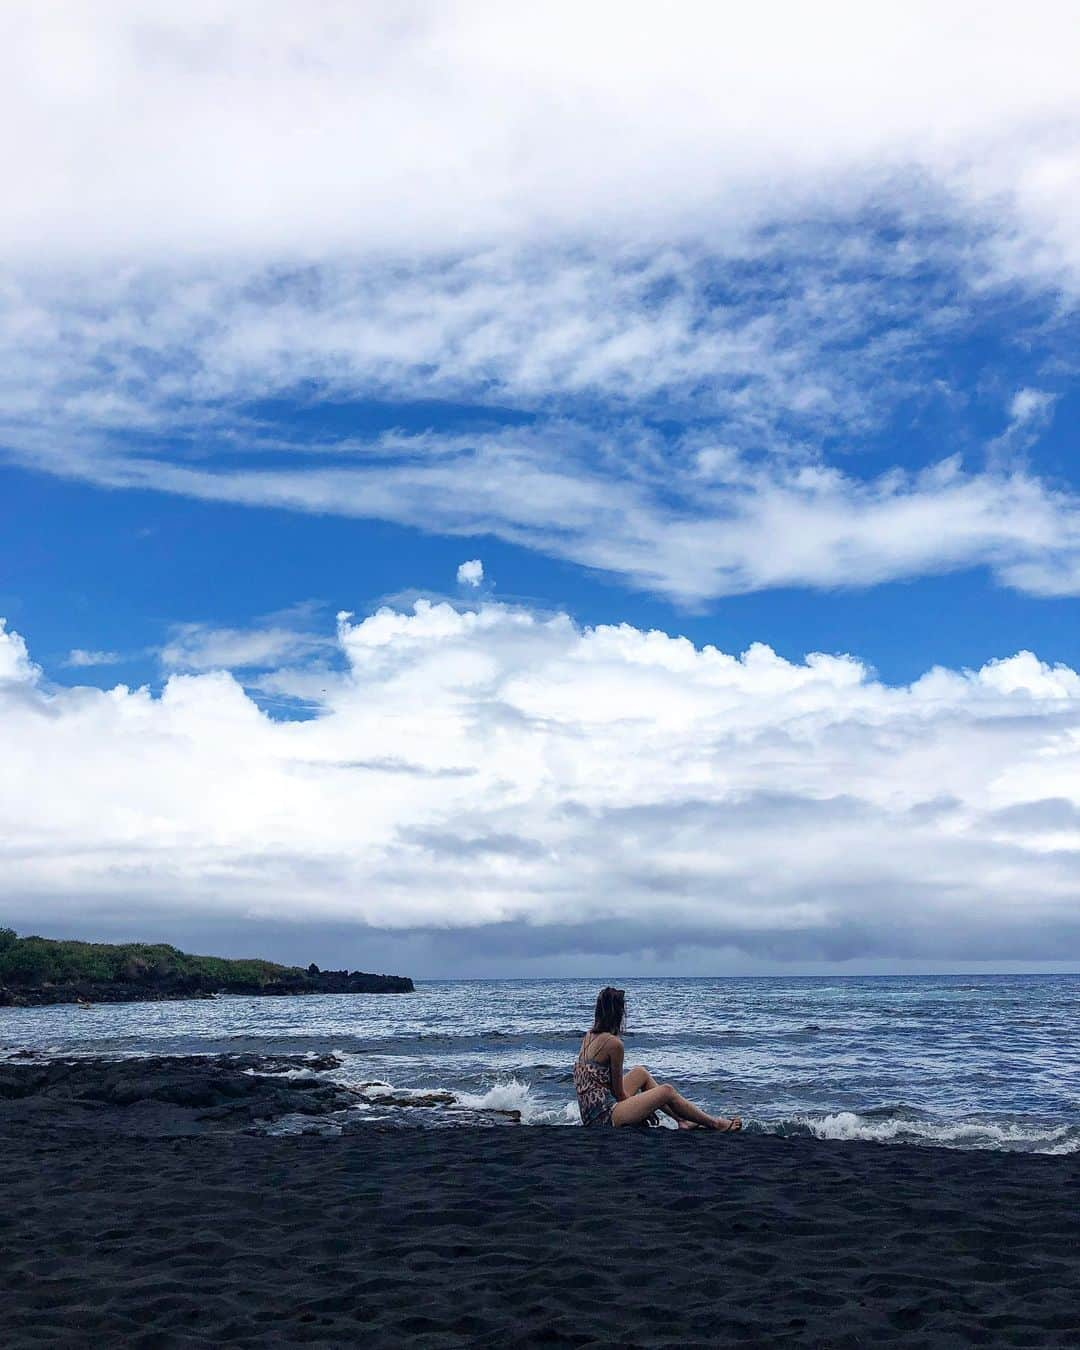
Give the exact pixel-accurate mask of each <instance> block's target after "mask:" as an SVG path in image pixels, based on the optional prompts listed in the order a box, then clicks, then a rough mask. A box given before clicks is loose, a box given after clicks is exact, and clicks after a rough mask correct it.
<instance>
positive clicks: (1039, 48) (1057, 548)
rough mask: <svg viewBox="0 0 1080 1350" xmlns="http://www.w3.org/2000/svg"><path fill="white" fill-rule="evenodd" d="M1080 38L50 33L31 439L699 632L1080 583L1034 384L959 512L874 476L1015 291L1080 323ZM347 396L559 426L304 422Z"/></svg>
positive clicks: (1065, 8) (34, 93) (5, 378)
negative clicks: (990, 590)
mask: <svg viewBox="0 0 1080 1350" xmlns="http://www.w3.org/2000/svg"><path fill="white" fill-rule="evenodd" d="M1071 18H1072V11H1071V8H1070V6H1069V5H1068V4H1067V3H1065V2H1064V0H1061V2H1060V3H1041V4H1036V5H1035V6H1034V7H1031V6H1029V7H1026V8H1025V10H1024V12H1023V14H1019V13H1017V11H1016V8H1015V6H1013V5H1010V4H1004V3H1002V4H997V5H990V6H983V7H981V8H980V10H979V13H978V15H977V16H974V15H964V16H953V17H947V18H945V19H943V18H942V16H941V13H940V10H939V8H937V7H934V6H931V5H929V4H912V5H908V6H905V7H904V8H903V10H902V12H901V11H899V10H897V11H895V12H893V11H892V10H890V11H889V12H888V13H887V14H886V13H884V12H883V11H881V10H880V8H879V7H874V6H866V5H859V4H855V3H848V2H846V0H830V2H828V3H825V4H824V5H819V6H815V7H814V9H813V11H811V10H809V9H807V8H805V7H800V6H797V5H793V4H780V3H777V2H776V0H774V3H771V4H770V3H766V4H764V5H758V6H754V7H751V8H749V9H743V10H738V11H736V10H733V9H732V8H731V7H717V6H710V5H704V4H702V5H694V4H691V5H685V6H682V7H680V8H679V9H678V10H677V11H676V12H671V13H668V12H665V13H664V14H663V15H662V16H659V14H658V11H657V10H656V8H655V6H647V5H643V4H642V5H634V4H630V5H619V6H618V7H615V6H613V5H610V6H609V5H605V4H598V5H596V6H592V7H590V8H589V11H588V13H587V14H582V13H580V12H578V10H577V9H571V8H570V7H569V6H568V5H564V4H558V3H556V4H552V5H548V6H542V7H540V8H538V9H534V10H528V11H526V10H523V9H521V8H520V7H509V8H507V9H506V10H505V11H502V10H500V11H498V12H496V11H493V9H492V7H491V6H490V5H485V4H471V3H447V4H440V5H437V6H433V5H427V4H414V5H407V6H405V7H404V8H402V7H400V6H399V7H398V8H397V9H396V10H395V11H394V14H393V16H390V17H388V16H386V15H383V14H376V13H373V12H368V11H365V10H363V9H358V8H356V7H352V8H350V7H347V6H341V5H338V4H335V3H321V4H314V5H309V6H306V7H305V11H304V15H303V17H302V18H298V17H297V14H296V10H295V7H294V6H292V5H290V4H287V3H284V2H283V0H270V2H269V3H266V4H264V5H260V6H259V12H258V15H257V16H256V15H254V14H253V12H252V11H251V10H250V8H249V7H247V6H244V5H239V4H226V5H218V4H215V5H212V6H211V5H210V4H208V3H195V4H194V5H192V6H188V7H186V8H185V10H184V12H183V14H180V13H175V14H165V13H164V12H161V13H156V12H155V13H154V14H152V15H151V14H148V13H147V10H146V8H145V7H144V6H140V5H136V4H135V3H133V0H132V2H131V3H127V2H126V0H119V2H118V3H116V4H114V5H111V6H110V7H109V9H108V12H107V14H104V15H103V14H102V13H99V12H96V11H95V12H94V13H93V14H92V15H91V14H89V12H88V11H87V10H86V9H85V8H84V7H82V6H79V5H77V4H74V3H65V2H64V0H58V3H56V4H53V5H50V6H36V7H28V6H25V7H22V8H12V7H9V8H8V9H7V10H5V11H4V12H3V14H2V15H0V25H3V27H4V28H5V29H6V32H5V33H4V34H3V36H4V37H5V38H6V41H3V42H0V75H3V76H4V78H0V113H3V114H5V116H6V121H7V124H8V125H12V126H18V127H19V135H18V136H14V137H9V138H7V140H6V141H5V143H4V145H3V146H2V147H0V173H3V175H4V181H5V182H8V183H11V184H17V185H18V190H17V191H14V192H12V193H11V194H10V200H9V202H8V204H7V209H6V211H5V212H4V213H3V218H2V220H0V243H2V244H3V245H4V247H5V257H6V258H7V259H8V267H7V270H6V272H5V274H4V276H3V279H2V280H0V444H2V445H3V447H4V453H5V455H6V456H7V457H9V458H14V459H15V460H17V461H18V462H20V463H23V464H30V465H32V466H33V467H35V468H44V469H47V470H49V471H51V472H55V473H61V474H68V475H72V476H78V477H82V478H84V479H87V480H89V481H91V482H97V483H103V484H112V485H123V484H132V485H135V484H137V485H139V486H141V487H150V488H158V489H162V490H166V491H172V492H191V493H193V494H194V495H197V496H204V497H221V498H223V499H226V500H236V501H246V502H250V503H252V504H264V503H269V502H273V503H275V504H278V505H291V506H294V507H296V508H298V509H310V510H319V511H333V510H339V509H340V510H342V511H344V512H345V513H347V514H353V515H360V516H365V517H372V518H382V519H388V520H395V521H397V520H401V521H405V522H407V523H408V524H410V525H416V526H420V527H421V528H430V529H436V530H441V531H444V532H449V533H455V534H461V535H476V534H479V533H484V532H492V533H495V534H498V535H500V536H501V537H503V538H506V539H510V540H512V541H514V542H518V543H523V544H525V545H527V546H529V547H533V548H540V549H544V550H547V551H549V552H552V553H554V554H556V555H557V556H560V557H564V558H569V559H572V560H574V561H576V562H579V563H583V564H585V565H588V566H591V567H596V568H600V569H602V570H605V571H609V572H613V573H616V574H619V575H621V576H623V577H625V578H628V579H629V580H630V581H632V582H633V583H634V584H636V585H640V586H647V587H649V588H652V589H655V590H658V591H660V592H663V593H665V594H667V595H669V596H672V597H674V598H677V599H679V600H685V601H690V602H696V601H700V600H703V599H707V598H709V597H711V596H715V595H721V594H726V593H730V592H732V591H739V590H747V589H753V588H755V587H759V586H767V585H789V584H792V585H815V586H832V585H837V584H849V583H850V584H872V583H873V582H875V581H878V580H882V579H886V578H890V577H905V576H915V575H921V574H923V573H926V572H930V571H935V570H941V569H943V568H950V567H969V566H989V567H991V568H993V569H994V570H995V573H996V575H997V576H998V577H999V579H1001V580H1003V581H1004V582H1005V583H1006V584H1008V585H1013V586H1017V587H1020V588H1022V589H1026V590H1030V591H1034V592H1036V593H1040V594H1042V593H1054V594H1058V593H1062V594H1063V593H1072V592H1074V591H1075V590H1076V589H1077V588H1078V587H1080V582H1078V581H1077V576H1078V575H1080V564H1078V563H1077V561H1076V544H1075V536H1076V526H1075V520H1076V507H1075V503H1074V501H1073V498H1072V497H1071V496H1070V495H1068V494H1065V493H1060V492H1055V491H1053V490H1051V489H1050V488H1048V487H1047V486H1045V485H1044V484H1042V483H1041V482H1040V481H1039V480H1038V478H1037V477H1036V476H1035V475H1034V474H1033V473H1032V472H1031V471H1030V470H1029V469H1027V468H1026V467H1025V466H1024V465H1023V464H1020V463H1019V462H1018V461H1019V456H1020V455H1021V454H1022V453H1023V452H1025V451H1026V450H1027V449H1029V448H1030V446H1031V444H1032V440H1033V438H1034V437H1035V436H1036V435H1037V434H1038V432H1039V431H1040V430H1041V429H1042V427H1043V426H1044V425H1045V422H1046V420H1047V419H1048V418H1049V415H1050V411H1051V407H1052V402H1051V401H1052V398H1053V395H1052V394H1051V393H1050V392H1047V391H1043V390H1036V389H1034V388H1030V387H1024V388H1021V389H1020V390H1018V391H1017V393H1016V394H1015V397H1014V398H1013V401H1012V405H1011V422H1010V425H1009V427H1008V428H1007V429H1006V431H1005V432H1004V433H1003V434H1002V435H1001V436H1000V437H998V438H997V439H996V440H995V441H992V442H991V443H990V445H989V447H987V449H988V451H989V458H990V465H991V470H992V472H991V473H989V474H972V473H968V474H967V475H966V476H962V479H961V480H958V481H959V486H957V485H956V484H953V485H952V486H951V487H947V488H945V487H940V486H935V484H934V479H933V473H932V472H931V473H929V474H924V475H920V474H919V473H918V472H917V471H916V472H913V473H906V474H898V475H889V474H886V475H884V476H883V477H881V478H879V479H875V480H874V481H871V482H867V481H864V479H862V478H860V477H859V476H858V472H857V470H853V469H852V468H851V460H850V458H849V456H852V455H853V454H854V452H855V451H856V450H857V449H858V448H859V446H860V444H862V443H864V442H865V440H866V438H867V437H868V435H871V434H872V433H873V432H874V431H875V430H879V429H880V428H881V427H882V426H883V425H884V424H885V423H886V421H887V419H888V417H889V415H890V414H891V413H893V412H894V411H895V409H896V408H897V406H898V405H900V404H901V401H902V400H905V399H911V398H917V397H919V396H921V395H922V394H923V392H924V388H925V386H926V384H927V383H928V382H929V381H928V376H927V370H926V364H927V354H928V353H930V352H933V351H934V350H935V349H936V348H938V347H939V346H940V345H941V344H942V343H944V342H948V341H950V340H959V341H962V340H963V338H964V335H965V334H967V333H969V332H970V331H971V327H972V324H973V322H974V318H973V316H974V315H976V314H978V313H979V305H980V304H982V303H985V302H986V297H987V296H988V295H989V296H994V295H1000V294H1001V292H1000V291H997V290H995V287H1000V285H1001V284H1003V283H1015V282H1017V281H1020V282H1022V283H1024V284H1025V285H1028V286H1034V287H1043V288H1046V287H1049V288H1050V289H1051V291H1052V292H1053V305H1054V306H1056V307H1057V309H1056V312H1057V315H1058V317H1059V321H1060V316H1061V315H1062V314H1068V313H1069V312H1070V308H1069V307H1070V305H1071V304H1072V303H1073V301H1074V300H1075V294H1076V291H1077V287H1078V285H1080V231H1078V227H1077V221H1078V220H1080V211H1077V210H1076V205H1077V203H1076V196H1075V194H1076V184H1077V182H1080V175H1078V174H1075V173H1073V172H1072V168H1073V166H1074V161H1075V157H1076V155H1077V152H1078V147H1080V95H1078V93H1077V86H1076V81H1075V66H1076V61H1075V55H1076V53H1075V51H1074V50H1073V49H1072V48H1073V46H1074V45H1075V44H1071V43H1070V42H1069V41H1068V40H1064V39H1063V34H1066V33H1070V32H1071V31H1072V27H1073V25H1072V24H1071ZM5 63H6V66H5ZM1052 328H1053V324H1052V323H1049V322H1048V323H1047V324H1046V325H1044V331H1043V335H1042V336H1043V337H1044V338H1045V336H1046V331H1047V329H1052ZM1025 378H1027V376H1025ZM967 393H968V391H966V390H963V391H957V390H956V389H947V390H945V396H949V397H953V398H957V397H963V396H966V395H967ZM324 399H329V400H333V401H335V402H348V401H349V400H385V401H387V402H395V401H403V400H414V401H415V400H430V399H450V400H454V401H457V402H460V403H465V404H476V405H482V406H483V407H485V408H488V409H490V410H491V415H492V416H493V417H496V420H499V418H503V417H504V415H505V414H506V412H507V411H508V410H509V411H510V412H512V413H516V414H518V417H517V421H516V423H515V425H517V424H518V423H520V422H521V421H527V419H528V418H529V417H532V416H535V417H537V418H538V419H539V420H538V422H537V424H536V425H535V426H533V427H531V428H529V427H526V428H525V429H520V428H519V429H517V430H515V431H514V432H512V433H507V434H506V435H501V434H500V435H496V434H494V433H491V432H490V431H487V430H485V431H484V432H483V433H481V434H478V435H476V436H474V437H471V438H463V437H461V436H458V437H437V436H433V435H428V436H424V435H414V436H406V435H401V434H392V433H389V434H386V435H383V436H370V437H363V436H359V435H349V434H345V435H342V436H340V437H339V438H337V439H334V440H331V441H328V440H325V439H323V440H319V439H314V440H313V439H310V438H309V437H307V436H306V435H305V434H304V433H303V432H302V431H301V430H300V429H298V425H297V423H296V420H295V419H293V420H292V421H290V419H289V418H288V417H281V416H278V415H276V414H274V413H272V412H270V411H268V410H267V405H269V404H273V405H274V406H275V407H276V408H278V409H279V410H280V408H281V407H282V406H283V405H285V406H292V408H293V410H294V411H295V410H296V408H297V406H298V405H299V406H300V407H301V408H303V407H305V406H310V405H311V404H312V403H314V404H317V403H318V402H319V401H320V400H324ZM496 414H497V415H498V416H496ZM478 419H479V414H478ZM662 419H668V422H669V424H670V421H671V420H672V419H673V420H674V421H676V422H681V423H690V424H691V426H692V427H693V428H694V430H693V432H692V433H691V434H689V435H688V436H687V437H686V438H684V440H683V441H682V442H680V443H679V444H678V445H674V446H668V445H665V444H664V443H663V438H662V437H660V436H659V435H657V434H656V433H655V432H654V431H651V430H649V429H648V428H649V427H651V426H655V425H656V423H657V421H658V420H662ZM598 428H599V430H598ZM470 441H471V443H470ZM826 444H828V445H829V446H830V447H833V448H834V449H833V450H831V451H830V453H831V454H832V460H831V463H832V467H829V463H830V461H827V458H826V454H825V452H824V450H823V448H822V447H823V446H824V445H826ZM965 448H966V449H970V447H965ZM906 449H907V447H905V446H903V445H898V446H897V447H896V461H897V462H898V463H904V464H910V463H911V461H910V458H909V457H908V456H907V455H906V454H905V451H906ZM952 449H954V447H952V446H948V445H946V446H943V447H942V448H941V454H942V455H948V454H949V452H950V451H951V450H952ZM255 453H258V454H259V455H260V457H264V456H267V455H271V456H280V457H281V458H280V462H281V464H282V468H281V469H280V470H276V471H264V470H262V469H261V468H260V469H259V470H255V469H253V468H251V467H250V466H251V464H252V462H253V459H252V457H253V455H254V454H255ZM841 456H842V457H843V458H842V459H841V458H840V457H841ZM263 462H264V460H263V459H262V458H260V464H261V463H263ZM837 464H840V465H841V467H840V468H839V469H838V468H837V467H836V465H837ZM328 465H330V466H333V467H332V468H328V467H327V466H328ZM954 508H957V509H956V511H955V514H954ZM1014 512H1015V519H1014V518H1013V513H1014ZM773 527H778V528H782V529H783V531H784V533H783V535H782V536H780V537H779V538H778V539H777V540H776V541H775V542H776V547H775V548H774V547H773V541H772V539H765V538H763V536H762V535H761V533H760V532H761V531H762V530H763V529H766V530H767V529H770V528H773ZM1040 531H1041V533H1040ZM902 535H906V537H901V536H902Z"/></svg>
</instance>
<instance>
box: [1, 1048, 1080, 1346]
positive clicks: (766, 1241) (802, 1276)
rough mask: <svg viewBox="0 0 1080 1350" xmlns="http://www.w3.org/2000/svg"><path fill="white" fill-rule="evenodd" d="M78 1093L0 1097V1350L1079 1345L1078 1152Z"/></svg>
mask: <svg viewBox="0 0 1080 1350" xmlns="http://www.w3.org/2000/svg"><path fill="white" fill-rule="evenodd" d="M248 1077H250V1075H248ZM9 1079H10V1074H9ZM257 1081H258V1082H260V1084H261V1083H263V1081H264V1080H257ZM9 1089H10V1082H9ZM80 1092H81V1094H82V1095H81V1096H79V1097H78V1099H72V1100H70V1101H66V1102H65V1101H62V1100H49V1099H48V1097H47V1096H42V1095H41V1094H40V1093H38V1092H34V1093H29V1094H25V1095H23V1096H22V1097H20V1098H17V1099H11V1093H10V1091H9V1100H6V1101H3V1102H0V1150H2V1157H3V1165H2V1168H0V1177H2V1182H0V1275H2V1290H3V1292H2V1298H0V1345H3V1346H5V1347H21V1346H30V1345H37V1346H50V1347H51V1346H86V1347H90V1346H95V1347H98V1346H116V1345H123V1346H128V1345H131V1346H144V1347H159V1346H160V1347H173V1346H176V1347H182V1346H210V1345H214V1346H222V1345H226V1346H233V1345H236V1346H244V1345H248V1346H261V1345H326V1346H341V1345H364V1346H391V1345H403V1344H406V1345H409V1346H417V1347H436V1346H472V1345H477V1346H531V1345H574V1346H577V1345H580V1346H589V1345H592V1346H607V1345H624V1346H727V1345H746V1346H761V1345H777V1346H822V1347H826V1346H827V1347H837V1348H839V1347H855V1346H878V1345H890V1344H891V1345H903V1346H935V1347H937V1346H969V1345H982V1346H1076V1345H1077V1344H1080V1210H1078V1207H1077V1195H1078V1193H1080V1192H1078V1183H1080V1159H1078V1158H1075V1157H1066V1158H1052V1157H1039V1156H1018V1155H1016V1154H1011V1155H1007V1154H994V1153H984V1152H952V1151H944V1150H934V1149H912V1148H905V1147H899V1146H879V1145H871V1144H847V1143H821V1142H816V1141H813V1140H809V1139H787V1140H785V1139H779V1138H774V1137H766V1136H753V1135H744V1136H741V1137H738V1136H736V1137H724V1136H718V1135H706V1134H696V1133H683V1134H675V1133H672V1132H668V1131H659V1130H651V1131H650V1130H640V1131H613V1130H611V1131H608V1130H595V1131H586V1130H581V1129H573V1128H541V1127H508V1128H504V1129H487V1130H485V1129H468V1128H460V1129H452V1130H433V1129H417V1128H395V1129H391V1128H386V1129H384V1128H380V1127H377V1126H371V1125H367V1126H362V1127H361V1128H359V1129H357V1130H356V1131H355V1132H353V1133H349V1134H345V1135H342V1136H340V1137H337V1138H325V1137H312V1136H295V1137H288V1138H282V1137H278V1138H272V1137H265V1136H260V1135H253V1134H250V1133H246V1132H244V1130H243V1129H237V1128H227V1125H228V1120H229V1113H225V1114H222V1112H221V1111H220V1109H219V1108H217V1107H214V1106H211V1107H209V1108H208V1110H209V1113H210V1119H208V1120H206V1119H199V1117H200V1116H205V1115H206V1114H207V1108H206V1106H205V1102H204V1103H203V1104H202V1105H200V1103H199V1101H198V1100H197V1098H198V1093H197V1092H195V1093H194V1096H192V1097H191V1100H190V1101H189V1104H188V1105H187V1106H178V1105H176V1104H169V1103H167V1102H163V1101H158V1102H157V1103H156V1104H154V1103H151V1102H148V1101H146V1100H142V1101H141V1103H140V1102H139V1101H135V1100H133V1101H132V1102H131V1104H130V1105H128V1106H124V1105H123V1104H119V1103H118V1102H117V1101H116V1100H115V1098H116V1096H117V1093H116V1092H114V1093H113V1094H112V1096H113V1098H114V1099H113V1100H110V1101H107V1102H105V1101H91V1100H90V1099H89V1098H88V1097H87V1096H86V1095H85V1091H84V1089H80ZM263 1092H276V1093H281V1092H284V1094H285V1095H284V1096H283V1097H280V1098H279V1099H278V1101H277V1107H278V1108H279V1109H281V1108H285V1107H288V1108H289V1109H295V1106H296V1103H295V1101H291V1100H289V1099H288V1094H289V1089H288V1088H287V1087H286V1088H284V1089H282V1088H280V1087H277V1086H273V1087H271V1086H260V1087H259V1088H257V1089H256V1092H255V1098H258V1096H259V1095H260V1094H261V1093H263ZM106 1095H107V1094H106ZM119 1095H120V1096H123V1094H122V1093H121V1094H119ZM128 1095H129V1096H130V1094H128ZM166 1095H169V1094H168V1093H167V1094H166ZM172 1095H174V1096H175V1095H176V1093H175V1092H174V1093H173V1094H172ZM210 1095H211V1096H213V1094H210ZM253 1100H254V1099H253ZM251 1104H252V1103H251V1102H250V1101H249V1102H248V1104H247V1106H248V1107H250V1106H251ZM236 1114H237V1116H238V1118H246V1116H247V1115H249V1114H250V1111H249V1110H248V1109H247V1108H245V1110H242V1111H240V1112H239V1113H236ZM237 1123H238V1121H237ZM248 1128H250V1126H245V1127H244V1129H248ZM192 1130H197V1131H200V1132H197V1133H192V1132H191V1131H192Z"/></svg>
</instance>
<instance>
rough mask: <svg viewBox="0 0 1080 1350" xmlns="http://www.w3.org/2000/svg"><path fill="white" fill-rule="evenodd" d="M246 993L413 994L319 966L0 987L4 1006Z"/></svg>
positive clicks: (406, 986) (393, 982)
mask: <svg viewBox="0 0 1080 1350" xmlns="http://www.w3.org/2000/svg"><path fill="white" fill-rule="evenodd" d="M221 992H225V993H227V994H229V995H240V996H244V997H259V998H262V997H264V996H265V997H278V998H284V997H288V996H290V995H297V994H412V993H415V992H416V990H415V986H414V985H413V982H412V980H411V979H409V978H408V976H405V975H371V974H368V973H367V972H366V971H361V970H352V971H348V970H319V969H318V968H317V967H309V968H308V970H306V971H298V972H297V973H296V974H295V975H289V976H284V977H280V978H277V979H274V980H272V981H269V982H266V983H256V982H254V981H252V982H251V983H247V984H245V983H241V982H237V981H235V980H234V981H230V984H229V987H228V989H227V990H226V991H222V990H221V982H220V980H216V979H214V977H213V976H208V975H203V974H184V975H179V974H165V975H157V974H155V973H153V972H151V973H149V974H148V975H147V976H145V977H141V978H137V979H133V980H122V979H119V980H72V981H69V982H64V983H41V984H34V985H19V984H14V983H9V984H7V985H0V1008H41V1007H49V1006H52V1005H54V1004H58V1003H160V1002H163V1001H166V1000H172V999H185V998H216V997H217V996H218V994H219V993H221Z"/></svg>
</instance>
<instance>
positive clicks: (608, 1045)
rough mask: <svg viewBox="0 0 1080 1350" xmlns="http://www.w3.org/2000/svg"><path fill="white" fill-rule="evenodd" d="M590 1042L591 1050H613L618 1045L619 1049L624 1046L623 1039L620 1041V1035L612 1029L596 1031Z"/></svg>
mask: <svg viewBox="0 0 1080 1350" xmlns="http://www.w3.org/2000/svg"><path fill="white" fill-rule="evenodd" d="M588 1044H589V1050H590V1052H591V1051H593V1050H607V1051H612V1050H614V1049H615V1048H616V1047H618V1049H620V1050H621V1049H622V1048H623V1043H622V1041H620V1040H619V1038H618V1036H616V1035H615V1034H614V1033H613V1032H610V1031H598V1032H596V1033H595V1035H594V1036H593V1038H592V1040H591V1041H589V1043H588Z"/></svg>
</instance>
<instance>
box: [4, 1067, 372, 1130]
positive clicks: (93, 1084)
mask: <svg viewBox="0 0 1080 1350" xmlns="http://www.w3.org/2000/svg"><path fill="white" fill-rule="evenodd" d="M339 1064H340V1060H338V1059H336V1058H335V1057H334V1056H333V1055H322V1056H319V1057H311V1058H304V1057H302V1056H291V1055H288V1056H265V1055H191V1056H168V1055H159V1056H152V1057H150V1058H146V1059H125V1060H107V1059H96V1058H95V1059H75V1060H72V1059H55V1060H36V1061H34V1062H26V1061H23V1062H20V1063H12V1062H11V1061H7V1062H5V1063H0V1110H2V1109H3V1108H4V1107H7V1108H8V1110H7V1112H6V1113H7V1114H9V1115H10V1114H11V1111H12V1110H15V1111H17V1113H18V1114H19V1115H20V1116H22V1117H28V1118H29V1119H33V1118H34V1117H37V1118H40V1119H42V1120H50V1121H60V1122H62V1123H69V1124H79V1125H80V1126H86V1125H91V1124H94V1123H100V1124H102V1125H105V1126H107V1127H111V1128H119V1129H130V1128H137V1127H138V1126H139V1125H140V1124H142V1123H150V1122H152V1123H153V1125H154V1132H164V1133H173V1132H176V1133H192V1132H196V1133H197V1132H201V1131H202V1130H203V1129H205V1128H206V1124H207V1123H208V1122H212V1123H215V1124H217V1125H221V1124H225V1125H226V1127H233V1128H236V1127H239V1128H243V1127H245V1126H249V1125H251V1124H253V1123H254V1122H259V1121H261V1122H265V1121H268V1120H273V1119H276V1118H277V1117H279V1116H283V1115H304V1116H323V1115H327V1114H328V1113H330V1112H333V1111H341V1110H344V1109H346V1108H347V1107H350V1106H354V1105H355V1104H356V1102H357V1100H358V1098H357V1094H356V1093H355V1092H353V1091H352V1090H351V1089H349V1088H346V1087H343V1086H342V1085H341V1084H340V1083H335V1082H333V1081H331V1080H329V1079H326V1078H321V1077H319V1072H320V1071H322V1070H325V1069H329V1068H336V1067H337V1066H338V1065H339ZM298 1071H299V1076H297V1073H298Z"/></svg>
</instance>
